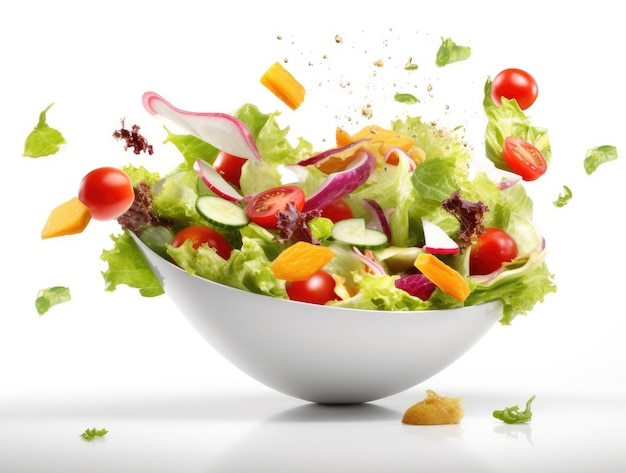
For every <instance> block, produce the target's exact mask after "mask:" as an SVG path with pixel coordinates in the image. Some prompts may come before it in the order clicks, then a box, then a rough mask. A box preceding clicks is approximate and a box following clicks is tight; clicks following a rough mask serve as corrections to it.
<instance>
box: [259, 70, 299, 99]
mask: <svg viewBox="0 0 626 473" xmlns="http://www.w3.org/2000/svg"><path fill="white" fill-rule="evenodd" d="M261 84H263V85H264V86H265V87H267V88H268V89H269V90H270V91H271V92H272V93H273V94H274V95H275V96H276V97H278V98H279V99H280V100H282V101H283V102H284V103H285V104H287V106H288V107H289V108H290V109H291V110H295V109H296V108H298V107H299V106H300V105H301V104H302V102H303V101H304V94H305V91H304V87H303V86H302V84H300V82H298V81H297V80H296V79H295V77H294V76H292V75H291V73H290V72H289V71H288V70H287V69H285V68H284V67H283V65H282V64H281V63H279V62H275V63H274V64H272V65H271V66H270V67H269V68H268V69H267V70H266V71H265V73H264V74H263V75H262V76H261Z"/></svg>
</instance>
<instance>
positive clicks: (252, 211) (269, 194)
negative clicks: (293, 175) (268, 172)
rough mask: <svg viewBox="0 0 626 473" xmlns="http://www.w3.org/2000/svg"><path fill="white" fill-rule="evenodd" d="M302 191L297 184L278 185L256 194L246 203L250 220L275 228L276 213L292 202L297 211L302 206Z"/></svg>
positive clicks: (303, 196) (265, 226)
mask: <svg viewBox="0 0 626 473" xmlns="http://www.w3.org/2000/svg"><path fill="white" fill-rule="evenodd" d="M304 200H305V195H304V191H303V190H302V189H301V188H300V187H298V186H278V187H272V188H271V189H267V190H264V191H262V192H259V193H258V194H256V195H255V196H254V197H252V199H251V200H250V201H249V202H248V204H247V205H246V213H247V214H248V217H250V220H252V221H253V222H254V223H256V224H257V225H260V226H262V227H263V228H268V229H271V230H276V229H277V223H278V213H279V212H282V211H284V210H285V209H286V208H287V204H289V203H292V204H293V205H294V206H295V207H296V209H297V210H298V211H301V210H302V209H303V208H304Z"/></svg>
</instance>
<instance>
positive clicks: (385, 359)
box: [135, 238, 502, 404]
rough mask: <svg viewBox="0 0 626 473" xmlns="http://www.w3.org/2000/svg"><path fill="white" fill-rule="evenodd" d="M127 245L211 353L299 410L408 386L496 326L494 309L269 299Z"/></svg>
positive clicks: (492, 305) (498, 306) (362, 399)
mask: <svg viewBox="0 0 626 473" xmlns="http://www.w3.org/2000/svg"><path fill="white" fill-rule="evenodd" d="M135 241H136V242H137V244H138V245H139V248H140V249H141V251H142V252H143V254H144V255H145V257H146V259H147V261H148V262H149V264H150V265H151V266H152V269H153V270H154V272H155V274H156V275H157V277H158V278H159V280H160V281H161V284H162V285H163V288H164V289H165V293H166V295H167V296H168V297H169V298H170V299H171V300H172V302H173V303H174V305H175V306H176V307H177V308H178V309H179V310H180V312H181V313H182V314H183V315H184V316H185V318H186V319H187V320H188V321H189V323H190V324H191V325H192V326H193V328H194V329H195V330H196V331H197V332H198V333H199V334H200V335H201V336H202V337H203V338H204V339H205V340H206V341H207V342H208V343H209V344H210V345H211V346H212V347H213V348H214V349H215V350H216V351H218V352H219V353H220V354H221V355H222V356H224V357H225V358H226V359H227V360H228V361H230V362H231V363H232V364H233V365H234V366H236V367H237V368H239V369H240V370H241V371H243V372H244V373H246V374H247V375H249V376H251V377H252V378H254V379H256V380H257V381H259V382H260V383H263V384H264V385H266V386H268V387H270V388H272V389H274V390H276V391H279V392H282V393H284V394H287V395H290V396H292V397H296V398H299V399H302V400H306V401H311V402H316V403H323V404H347V403H362V402H368V401H373V400H377V399H381V398H384V397H387V396H391V395H393V394H397V393H399V392H402V391H404V390H406V389H409V388H411V387H413V386H416V385H417V384H420V383H421V382H423V381H425V380H427V379H428V378H430V377H431V376H433V375H435V374H437V373H438V372H440V371H441V370H443V369H444V368H446V367H447V366H449V365H450V364H451V363H453V362H454V361H455V360H457V359H458V358H459V357H461V356H462V355H463V354H464V353H465V352H466V351H467V350H468V349H470V348H471V347H472V346H473V345H474V344H475V343H476V342H477V341H478V340H480V339H481V338H482V337H483V335H484V334H485V333H487V332H488V331H489V330H490V329H491V328H492V327H493V326H494V325H495V324H496V322H497V321H498V320H499V319H500V318H501V317H502V308H501V304H500V303H499V302H490V303H487V304H482V305H477V306H471V307H464V308H459V309H450V310H432V311H416V312H389V311H373V310H356V309H345V308H337V307H330V306H320V305H314V304H305V303H300V302H294V301H289V300H284V299H276V298H272V297H269V296H263V295H258V294H253V293H249V292H246V291H242V290H239V289H234V288H231V287H228V286H224V285H221V284H217V283H215V282H213V281H209V280H207V279H204V278H201V277H198V276H194V275H191V274H189V273H187V272H186V271H184V270H182V269H180V268H179V267H178V266H176V265H175V264H172V263H171V262H170V261H168V260H166V259H164V258H162V257H160V256H159V255H157V254H156V253H154V252H152V251H151V250H150V249H149V248H148V247H146V246H145V245H144V244H143V243H141V241H140V240H139V239H138V238H135Z"/></svg>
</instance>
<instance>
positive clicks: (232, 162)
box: [213, 151, 247, 188]
mask: <svg viewBox="0 0 626 473" xmlns="http://www.w3.org/2000/svg"><path fill="white" fill-rule="evenodd" d="M246 161H247V160H246V159H245V158H240V157H238V156H233V155H232V154H228V153H226V152H224V151H220V152H219V153H218V154H217V157H216V158H215V161H214V162H213V167H214V168H215V170H216V171H217V172H218V173H220V174H221V175H222V177H223V178H224V179H226V181H228V182H230V183H231V184H232V185H234V186H235V187H237V188H239V187H241V186H240V183H239V181H240V179H241V168H242V166H243V165H244V164H245V162H246Z"/></svg>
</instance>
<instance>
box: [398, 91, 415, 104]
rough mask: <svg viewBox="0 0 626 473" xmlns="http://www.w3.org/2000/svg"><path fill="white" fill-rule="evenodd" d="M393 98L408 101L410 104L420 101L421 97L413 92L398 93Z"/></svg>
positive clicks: (403, 101) (401, 101) (402, 101)
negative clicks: (412, 93)
mask: <svg viewBox="0 0 626 473" xmlns="http://www.w3.org/2000/svg"><path fill="white" fill-rule="evenodd" d="M393 98H394V100H395V101H396V102H400V103H406V104H409V105H413V104H415V103H417V102H419V99H418V98H417V97H416V96H415V95H411V94H401V93H397V94H396V95H395V96H394V97H393Z"/></svg>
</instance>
